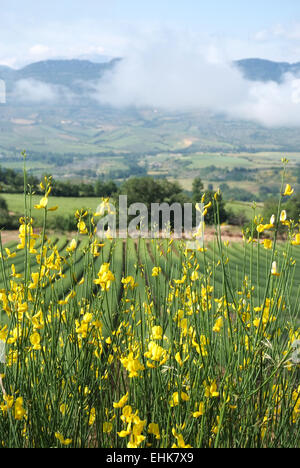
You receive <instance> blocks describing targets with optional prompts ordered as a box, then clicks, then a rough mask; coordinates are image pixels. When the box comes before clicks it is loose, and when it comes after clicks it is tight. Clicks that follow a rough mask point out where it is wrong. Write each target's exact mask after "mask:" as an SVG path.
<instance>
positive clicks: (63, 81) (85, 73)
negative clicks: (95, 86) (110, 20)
mask: <svg viewBox="0 0 300 468" xmlns="http://www.w3.org/2000/svg"><path fill="white" fill-rule="evenodd" d="M118 61H119V59H118V58H115V59H112V60H110V61H108V62H104V63H94V62H91V61H89V60H77V59H74V60H45V61H40V62H35V63H32V64H30V65H27V66H25V67H23V68H21V69H18V70H14V69H12V68H9V67H7V66H2V65H0V79H2V80H4V81H5V83H6V89H7V94H8V96H7V97H8V101H9V100H10V96H11V93H12V92H13V91H14V89H15V86H16V84H17V83H18V82H21V81H22V80H34V81H38V82H42V83H47V84H50V85H55V86H63V87H66V88H69V90H71V91H72V92H75V93H80V91H81V90H82V87H83V85H84V83H86V82H93V81H97V80H99V79H100V78H101V77H102V76H103V74H104V73H105V72H106V71H108V70H111V69H112V68H113V67H114V66H115V64H116V63H117V62H118Z"/></svg>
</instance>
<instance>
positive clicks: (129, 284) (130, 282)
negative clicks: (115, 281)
mask: <svg viewBox="0 0 300 468" xmlns="http://www.w3.org/2000/svg"><path fill="white" fill-rule="evenodd" d="M121 283H122V284H124V289H127V288H128V287H130V289H134V288H136V287H137V285H138V284H137V283H135V282H134V278H133V276H127V277H126V278H122V280H121Z"/></svg>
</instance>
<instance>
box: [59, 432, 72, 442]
mask: <svg viewBox="0 0 300 468" xmlns="http://www.w3.org/2000/svg"><path fill="white" fill-rule="evenodd" d="M55 437H56V438H57V439H58V440H59V442H60V443H61V444H62V445H70V444H71V443H72V439H65V438H64V437H63V436H62V435H61V434H60V433H59V432H55Z"/></svg>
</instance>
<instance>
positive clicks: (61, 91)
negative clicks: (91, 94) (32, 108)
mask: <svg viewBox="0 0 300 468" xmlns="http://www.w3.org/2000/svg"><path fill="white" fill-rule="evenodd" d="M12 98H13V100H14V101H15V102H19V103H24V104H48V105H52V104H53V105H55V104H58V103H60V102H69V103H71V102H72V101H73V100H74V98H75V95H74V93H72V92H71V91H70V90H69V89H68V88H66V87H64V86H58V85H54V84H50V83H45V82H43V81H39V80H35V79H32V78H28V79H22V80H18V81H17V82H16V83H15V86H14V89H13V93H12Z"/></svg>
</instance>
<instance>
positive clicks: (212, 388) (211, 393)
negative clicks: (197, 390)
mask: <svg viewBox="0 0 300 468" xmlns="http://www.w3.org/2000/svg"><path fill="white" fill-rule="evenodd" d="M203 385H204V387H205V396H206V397H207V398H214V397H218V396H219V392H218V391H217V390H218V388H217V384H216V381H215V380H214V381H213V382H208V383H207V382H206V381H204V382H203Z"/></svg>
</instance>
